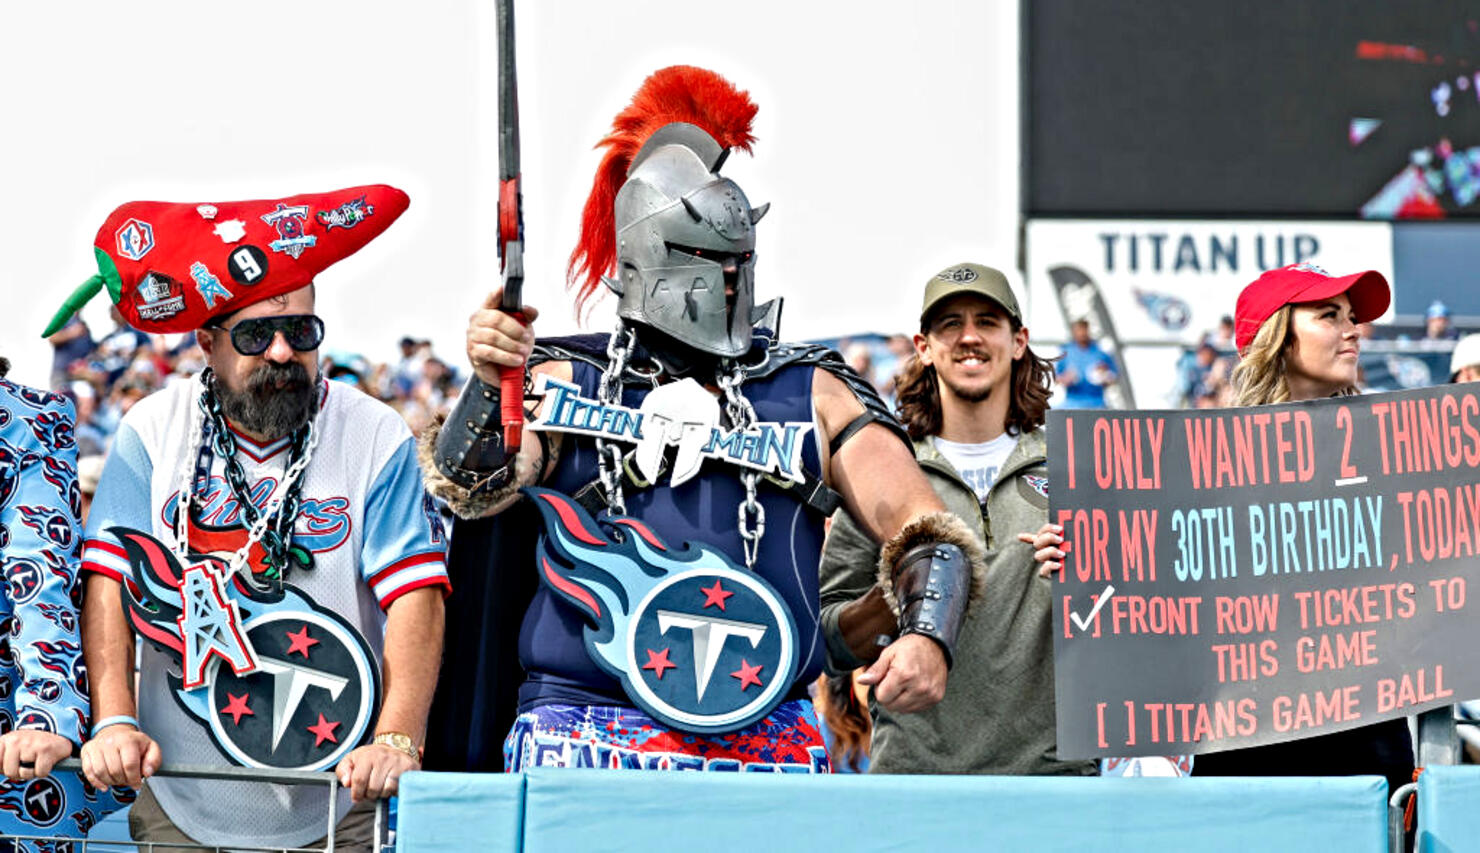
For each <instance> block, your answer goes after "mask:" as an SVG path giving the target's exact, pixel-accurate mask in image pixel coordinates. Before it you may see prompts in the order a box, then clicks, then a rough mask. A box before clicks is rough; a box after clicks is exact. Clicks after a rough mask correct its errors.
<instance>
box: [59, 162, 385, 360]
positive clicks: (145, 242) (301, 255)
mask: <svg viewBox="0 0 1480 853" xmlns="http://www.w3.org/2000/svg"><path fill="white" fill-rule="evenodd" d="M408 204H410V199H408V198H407V197H406V194H405V193H404V192H401V191H400V190H398V189H396V188H395V187H390V186H385V185H383V184H376V185H372V186H362V187H350V188H348V189H342V190H336V191H334V192H327V193H311V194H307V195H296V196H291V197H289V198H281V199H268V200H259V201H221V202H212V203H206V204H197V203H195V202H190V203H172V202H160V201H131V202H129V203H128V204H125V205H122V206H121V207H119V208H118V209H117V210H114V211H113V213H112V214H110V215H109V216H108V218H107V220H105V221H104V222H103V227H102V228H100V229H98V236H97V239H96V240H95V241H94V243H93V254H94V255H95V256H96V258H97V262H98V274H97V275H95V276H93V277H92V278H90V279H88V280H87V281H86V282H85V283H83V285H82V286H81V287H79V288H78V289H77V290H76V291H75V292H74V293H73V294H72V295H71V296H70V297H68V299H67V301H66V303H65V304H63V306H62V308H61V310H59V311H58V312H57V314H56V317H54V318H53V319H52V321H51V325H50V326H48V327H47V330H46V332H44V333H43V334H46V335H50V334H51V333H52V332H54V331H56V330H57V329H59V328H61V327H62V325H64V324H65V323H66V322H67V319H68V318H69V317H71V316H72V314H73V313H75V312H76V311H77V310H78V309H79V308H81V307H82V305H83V304H84V303H86V302H87V301H88V300H89V299H91V298H92V297H93V296H95V295H97V293H98V291H100V290H103V289H104V288H106V289H107V291H108V295H109V296H110V297H112V299H113V302H114V303H115V304H117V306H118V310H119V311H120V312H121V313H122V314H123V317H124V319H125V320H127V321H128V323H129V325H130V326H133V327H134V328H136V329H139V330H141V331H145V332H160V333H164V332H189V331H192V330H194V329H198V328H200V327H201V326H202V325H203V324H204V323H205V322H206V321H207V320H209V319H210V318H212V317H216V316H220V315H222V314H227V313H230V312H232V311H236V310H238V309H241V308H245V307H247V306H248V305H251V304H253V303H256V302H261V301H262V300H264V299H268V298H270V297H273V296H278V295H280V294H284V293H289V292H291V291H294V290H297V289H298V288H300V287H303V286H304V285H307V284H309V283H310V282H312V281H313V280H314V278H315V277H316V276H317V275H318V274H319V273H321V272H323V271H324V270H325V269H327V268H328V267H329V266H330V265H331V264H334V263H335V262H337V261H341V260H343V259H344V258H346V257H348V256H350V255H352V254H354V253H355V252H357V251H359V250H360V249H361V248H363V247H364V246H365V244H366V243H369V242H370V241H371V240H373V239H375V238H376V237H377V236H379V235H380V234H381V233H382V232H383V231H385V229H386V228H388V227H390V224H391V223H392V222H395V221H396V218H397V217H399V216H400V215H401V214H402V213H404V212H405V210H406V207H407V205H408Z"/></svg>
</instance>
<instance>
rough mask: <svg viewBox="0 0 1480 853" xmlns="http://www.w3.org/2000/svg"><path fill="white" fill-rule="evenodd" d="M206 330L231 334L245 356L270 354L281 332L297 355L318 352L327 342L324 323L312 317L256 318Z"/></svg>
mask: <svg viewBox="0 0 1480 853" xmlns="http://www.w3.org/2000/svg"><path fill="white" fill-rule="evenodd" d="M206 328H208V329H220V330H221V331H223V332H230V333H231V345H232V346H234V347H236V351H237V352H239V353H241V354H242V355H261V354H263V353H264V352H267V348H268V347H270V346H272V339H273V338H275V337H277V333H278V332H282V333H283V339H284V340H286V341H287V342H288V346H290V347H292V348H293V349H294V350H296V351H298V352H308V351H309V350H313V349H318V347H319V344H321V343H323V342H324V321H323V320H320V319H319V318H318V317H317V316H315V315H313V314H288V315H286V316H275V317H253V318H252V319H250V320H243V321H241V322H240V323H237V324H236V325H235V326H232V327H231V328H227V327H225V326H217V325H211V326H207V327H206Z"/></svg>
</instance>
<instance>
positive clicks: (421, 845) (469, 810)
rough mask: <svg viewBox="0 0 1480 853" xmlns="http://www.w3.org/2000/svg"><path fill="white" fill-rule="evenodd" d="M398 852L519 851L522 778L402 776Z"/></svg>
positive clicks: (502, 775)
mask: <svg viewBox="0 0 1480 853" xmlns="http://www.w3.org/2000/svg"><path fill="white" fill-rule="evenodd" d="M400 789H401V793H400V801H399V802H398V803H397V804H396V812H397V816H396V853H431V851H436V853H446V851H449V850H478V851H484V850H487V851H517V850H518V849H519V844H520V838H521V835H522V833H523V830H522V824H523V818H524V777H523V776H522V775H520V774H517V773H423V772H419V771H413V772H411V773H407V774H406V775H404V776H402V777H401V783H400Z"/></svg>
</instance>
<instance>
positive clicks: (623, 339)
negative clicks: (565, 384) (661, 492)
mask: <svg viewBox="0 0 1480 853" xmlns="http://www.w3.org/2000/svg"><path fill="white" fill-rule="evenodd" d="M636 342H637V331H636V330H635V329H632V328H630V327H628V326H627V325H626V324H625V323H621V322H620V321H619V322H618V324H617V330H616V331H615V332H613V333H612V336H611V338H610V340H608V341H607V345H606V354H607V358H608V360H607V364H606V369H605V370H603V371H602V373H601V384H600V386H598V390H597V397H598V398H599V399H600V400H601V402H602V404H603V405H607V406H613V405H620V404H621V402H622V373H623V371H625V370H626V368H627V361H628V359H629V358H630V357H631V355H632V350H633V348H634V346H635V345H636ZM716 378H717V380H718V381H719V387H720V390H721V391H722V392H723V393H724V397H725V414H726V415H727V416H728V418H729V420H730V428H731V429H734V430H738V431H741V432H743V431H745V430H748V429H750V428H751V427H752V426H754V425H755V423H756V421H757V418H756V414H755V407H754V406H752V405H751V404H750V401H749V400H747V399H745V395H744V394H742V393H741V392H740V386H741V384H742V383H744V382H745V379H746V373H745V368H744V367H743V366H742V365H741V364H740V362H738V361H734V360H731V359H725V360H723V361H721V362H720V372H719V374H718V376H717V377H716ZM654 382H655V384H656V378H655V379H654ZM596 464H597V469H598V472H599V474H600V476H601V487H602V490H603V491H604V492H605V493H606V504H607V506H608V507H609V508H610V509H611V511H612V512H613V513H615V514H617V515H626V514H627V501H626V496H625V494H624V492H623V490H622V466H623V464H624V460H623V456H622V449H621V448H620V447H619V446H618V445H616V444H614V443H612V442H608V441H605V440H604V439H601V438H597V439H596ZM759 480H760V472H758V471H750V470H746V471H741V472H740V482H741V483H742V484H744V486H745V499H744V500H742V501H741V502H740V504H739V507H738V509H737V516H738V517H737V521H738V529H739V533H740V540H741V543H742V544H743V545H744V548H745V567H746V568H748V569H751V570H754V569H755V560H756V556H757V554H758V553H759V551H760V545H761V537H762V536H764V535H765V533H766V510H765V507H763V506H761V503H760V500H759V499H758V498H757V496H756V483H757V482H758V481H759Z"/></svg>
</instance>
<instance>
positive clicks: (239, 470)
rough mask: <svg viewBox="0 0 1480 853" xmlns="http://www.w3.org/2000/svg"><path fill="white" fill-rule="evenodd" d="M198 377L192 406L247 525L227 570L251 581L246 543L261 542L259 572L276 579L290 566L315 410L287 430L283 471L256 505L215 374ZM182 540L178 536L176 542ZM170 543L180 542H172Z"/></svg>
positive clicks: (195, 439) (314, 441) (312, 443)
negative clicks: (199, 389)
mask: <svg viewBox="0 0 1480 853" xmlns="http://www.w3.org/2000/svg"><path fill="white" fill-rule="evenodd" d="M201 378H202V381H203V384H204V385H205V389H204V392H203V393H202V394H201V395H200V397H199V399H198V401H197V402H198V408H199V409H200V410H201V412H202V413H203V414H204V416H205V418H206V419H208V420H209V422H210V424H211V439H210V441H211V450H212V451H213V452H214V453H215V454H216V455H217V456H220V457H221V458H222V459H223V460H224V462H225V467H226V482H227V484H228V485H230V487H231V492H232V496H233V497H234V498H235V499H236V502H237V507H238V509H237V511H238V512H240V513H241V515H242V518H243V520H245V521H246V525H245V526H246V527H247V528H248V529H247V541H246V543H245V544H243V545H242V546H241V547H240V548H238V549H237V551H236V553H235V554H233V555H232V558H231V565H230V572H231V573H233V574H235V573H237V572H241V573H242V576H243V578H244V579H245V580H246V582H247V583H248V584H251V585H253V586H257V584H256V583H255V580H254V579H253V578H252V572H251V570H250V569H248V568H247V560H248V557H249V555H250V553H251V550H252V546H253V545H256V544H257V543H258V542H261V543H262V550H263V551H264V552H265V556H266V564H267V565H266V567H265V568H266V570H265V572H264V575H265V576H266V577H267V578H269V579H271V580H276V581H278V582H279V583H281V582H282V581H283V579H284V578H285V577H286V576H287V573H288V570H289V569H290V568H291V567H292V558H291V551H292V544H293V523H294V521H295V520H296V519H297V517H298V506H299V503H300V501H301V500H302V496H303V472H304V470H305V469H307V468H308V463H309V462H310V460H312V458H313V452H314V449H315V448H316V447H317V446H318V440H319V436H318V431H317V430H315V429H314V421H315V420H316V419H317V417H318V413H317V412H315V414H314V417H313V418H310V419H309V421H308V422H307V423H306V424H304V425H303V426H302V427H299V428H298V429H297V430H295V431H294V432H293V436H292V445H291V448H290V449H289V452H288V465H287V469H286V470H285V471H284V472H283V479H282V482H281V483H279V484H278V486H277V487H276V488H275V489H273V495H272V498H271V500H269V501H268V504H267V507H266V509H265V510H259V509H258V508H257V505H256V504H254V503H253V502H252V501H251V486H250V484H248V483H247V474H246V470H245V469H244V468H243V467H242V464H241V461H240V460H239V459H237V446H236V438H235V436H234V435H233V434H232V432H231V428H230V427H229V426H227V424H226V417H225V416H224V415H223V414H222V413H221V402H220V400H219V398H218V397H217V395H216V391H215V382H216V378H215V374H214V373H213V372H212V371H211V370H210V369H209V368H207V369H206V370H205V371H203V372H202V374H201ZM192 421H194V418H192ZM199 441H200V438H199V437H193V441H192V443H193V444H194V443H197V442H199ZM182 508H187V509H188V507H186V505H185V504H182ZM184 518H185V516H184V515H183V514H181V515H180V516H179V517H178V519H177V521H176V525H177V535H178V530H179V529H180V526H181V525H183V524H184V521H183V519H184ZM183 541H184V539H183V537H181V538H180V542H183ZM176 547H177V548H179V547H180V545H179V543H178V542H177V545H176Z"/></svg>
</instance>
